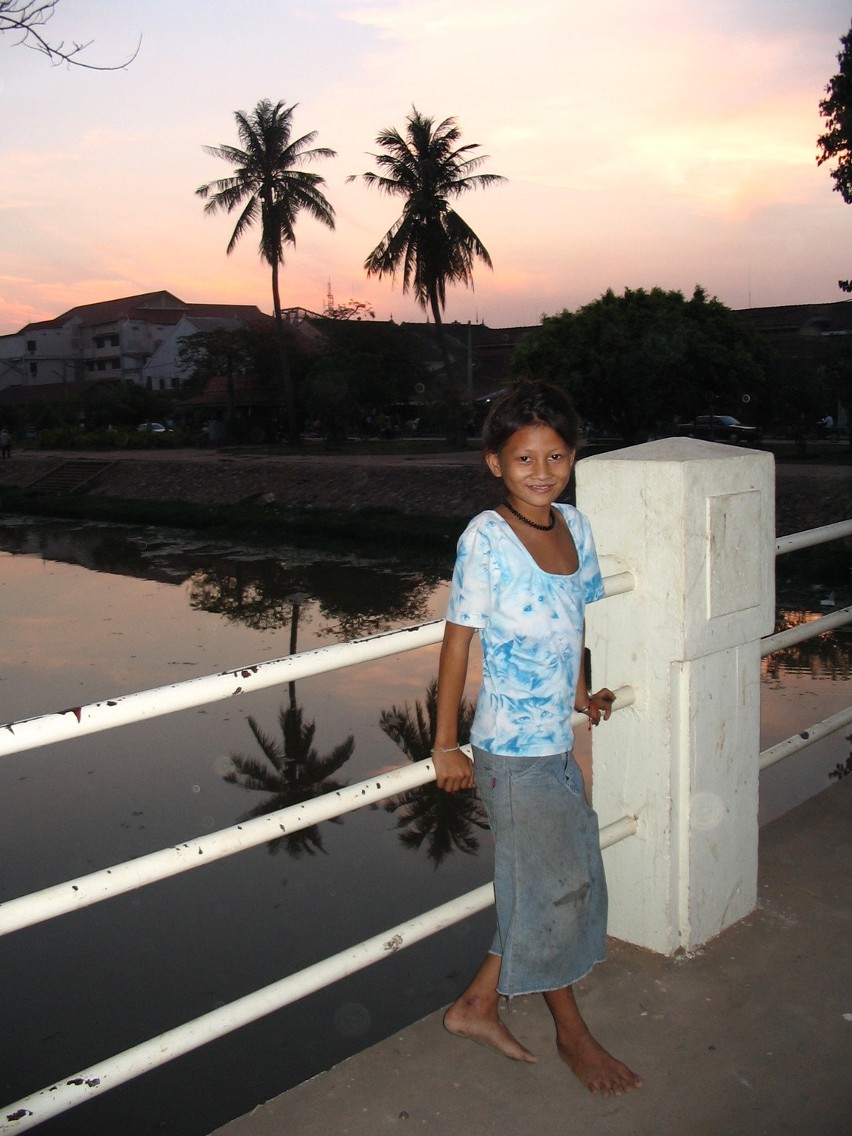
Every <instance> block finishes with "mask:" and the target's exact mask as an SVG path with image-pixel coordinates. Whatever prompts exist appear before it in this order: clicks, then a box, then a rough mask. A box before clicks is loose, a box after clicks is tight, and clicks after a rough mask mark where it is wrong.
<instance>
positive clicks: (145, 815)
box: [0, 518, 850, 1136]
mask: <svg viewBox="0 0 852 1136" xmlns="http://www.w3.org/2000/svg"><path fill="white" fill-rule="evenodd" d="M449 567H450V566H449V565H447V564H436V565H433V566H428V567H423V566H422V565H420V566H417V567H413V566H411V565H410V564H400V563H398V562H395V561H392V560H388V561H387V562H377V561H359V560H354V559H353V560H350V561H347V562H346V563H340V562H339V560H336V559H334V558H332V557H330V556H328V555H324V554H321V553H317V552H311V551H305V550H296V549H291V548H279V549H275V550H273V551H270V550H258V549H256V548H251V547H247V546H237V545H228V546H224V545H222V546H214V545H212V544H211V543H210V542H209V541H201V540H197V539H195V538H193V537H191V536H189V535H187V534H181V533H175V532H167V531H165V530H154V529H133V528H122V527H116V526H98V525H91V524H79V525H75V524H70V523H58V522H45V521H33V520H28V519H20V518H6V523H5V525H4V528H3V530H2V534H0V604H1V605H2V612H3V635H2V638H0V721H9V720H11V719H16V718H23V717H28V716H31V715H35V714H38V713H44V712H47V711H51V710H56V709H60V708H64V707H66V706H75V705H80V704H84V703H88V702H94V701H98V700H101V699H104V698H107V697H110V696H115V695H120V694H124V693H129V692H132V691H135V690H142V689H146V688H150V687H155V686H161V685H165V684H168V683H172V682H175V681H178V680H180V679H186V678H192V677H195V676H199V675H203V674H209V673H215V672H219V671H223V670H229V669H237V668H239V667H242V666H245V665H247V664H250V663H253V662H259V661H264V660H267V659H274V658H279V657H281V656H283V655H286V654H288V653H290V651H291V650H292V649H294V648H295V649H297V650H300V651H301V650H308V649H310V648H312V647H316V646H321V645H325V644H328V643H331V642H336V641H342V640H345V639H351V638H355V637H362V636H364V635H369V634H373V633H376V632H379V631H383V630H386V629H389V628H392V627H399V626H405V625H407V624H412V623H418V622H423V621H425V620H428V619H433V618H438V617H440V616H442V615H443V611H444V608H445V605H446V597H447V575H448V570H449ZM829 591H830V585H829V584H826V586H825V587H823V588H821V589H819V588H818V589H810V588H809V589H808V590H806V591H801V590H800V591H798V592H796V591H795V590H794V589H792V588H791V589H790V590H789V595H785V596H784V597H783V602H782V603H781V604H779V615H780V618H781V620H782V622H784V623H792V622H797V621H800V620H802V619H808V618H812V617H813V616H814V615H815V614H818V613H819V612H820V611H822V610H828V609H829V606H828V603H827V602H825V603H824V602H823V601H828V600H829V599H830V598H832V597H831V596H830V595H829ZM834 591H835V594H834V596H833V600H834V602H836V603H839V602H841V600H842V599H843V597H842V596H841V595H840V594H839V593H837V590H836V589H834ZM845 602H848V600H845ZM436 671H437V648H427V649H424V650H422V651H417V652H410V653H407V654H403V655H400V656H396V657H394V658H391V659H387V660H383V661H380V662H377V663H373V664H367V665H364V666H360V667H356V668H351V669H348V670H345V671H343V672H340V673H339V674H337V675H335V674H331V675H324V676H318V677H316V678H313V679H308V680H301V681H299V682H298V683H297V684H295V686H292V687H285V688H284V689H280V690H269V691H264V692H258V693H256V694H252V695H248V696H242V697H241V698H239V699H235V700H231V701H229V702H227V703H219V704H214V705H213V706H210V707H206V708H201V709H198V710H193V711H187V712H184V713H181V714H178V715H173V716H171V717H166V718H160V719H154V720H152V721H148V722H145V723H140V724H138V725H135V726H132V727H126V728H124V729H122V730H119V731H115V732H114V733H105V734H101V735H93V736H91V737H87V738H81V739H79V740H78V741H73V742H68V743H65V744H62V745H57V746H50V747H44V748H43V749H37V750H33V751H30V752H27V753H24V754H21V755H19V756H14V757H11V758H3V759H2V762H0V799H2V803H3V808H2V827H0V899H8V898H12V897H14V896H17V895H21V894H24V893H26V892H29V891H32V890H35V889H39V888H43V887H47V886H50V885H51V884H54V883H57V882H59V881H61V880H64V879H68V878H71V877H74V876H78V875H83V874H85V873H88V872H91V871H94V870H96V869H98V868H102V867H106V866H108V865H111V864H115V863H119V862H121V861H125V860H129V859H132V858H133V857H136V856H140V855H144V854H145V853H148V852H152V851H155V850H157V849H159V848H163V847H168V846H170V845H174V844H177V843H179V842H180V841H182V840H186V839H188V838H191V837H194V836H198V835H202V834H204V833H207V832H212V831H215V830H218V829H220V828H225V827H227V826H229V825H231V824H233V823H235V822H236V821H238V820H239V819H241V818H243V817H245V816H246V815H247V814H248V813H250V812H251V811H252V810H254V811H255V812H258V811H265V810H266V811H268V809H269V808H271V807H280V805H281V804H284V803H289V801H290V800H292V799H293V796H292V795H293V792H294V790H293V783H294V781H296V782H298V784H299V786H300V789H299V792H302V793H304V794H307V795H310V794H311V793H312V792H317V791H320V787H321V786H322V785H323V784H325V786H326V787H329V786H328V781H329V779H330V780H331V781H332V782H337V783H346V782H349V783H351V782H355V781H360V780H362V779H364V778H366V777H368V776H371V775H373V774H375V773H377V772H380V771H382V770H385V769H387V768H389V767H391V766H394V765H398V764H399V763H400V762H401V761H402V760H404V755H403V753H402V752H401V750H400V748H399V747H398V746H397V745H396V744H395V742H394V740H393V730H392V728H389V727H388V723H389V722H390V723H392V722H393V721H394V720H396V721H399V720H400V718H402V719H403V720H404V719H405V718H406V716H408V717H410V718H413V717H415V716H416V704H417V703H418V702H419V703H421V705H424V704H425V699H426V692H427V688H428V685H429V683H430V681H431V680H432V679H433V678H434V677H435V675H436ZM849 677H850V653H849V639H848V638H847V637H846V636H845V635H844V634H834V635H830V636H824V637H821V638H820V639H819V640H818V641H811V642H810V643H809V644H805V645H803V646H802V647H800V648H796V649H793V650H790V651H788V652H785V653H784V654H783V655H782V656H776V657H774V658H773V659H772V660H766V661H765V665H764V674H763V682H762V696H763V714H762V717H763V720H762V745H764V746H765V745H769V744H772V743H773V742H775V741H778V740H780V739H781V738H783V737H786V736H788V735H790V734H792V733H794V732H797V731H798V730H799V729H801V728H802V727H803V726H804V725H807V724H810V723H812V722H814V721H816V720H817V719H819V718H822V717H825V716H827V715H828V714H830V713H833V712H835V711H836V710H838V709H841V708H842V707H844V706H846V705H848V701H849V692H850V687H849ZM475 678H476V676H475V674H474V676H473V681H474V682H475ZM250 719H251V720H252V721H253V722H254V724H255V726H254V729H253V728H252V725H251V723H250ZM383 723H384V725H385V727H386V728H384V729H383ZM285 730H286V731H287V745H286V747H284V744H283V735H284V731H285ZM262 746H265V747H266V748H267V749H268V751H269V752H270V753H271V754H272V755H273V759H272V761H270V760H269V759H267V758H266V757H265V756H264V752H263V748H262ZM848 752H849V746H848V744H847V743H846V741H845V739H844V738H843V736H842V734H840V735H835V736H834V737H833V738H832V739H827V740H826V741H824V742H821V743H818V745H816V746H814V747H812V748H811V749H810V750H808V751H805V753H804V754H803V755H801V756H800V757H797V758H793V759H790V760H789V761H788V762H786V763H783V764H782V765H779V766H776V767H774V768H773V769H771V770H767V771H766V772H765V773H764V774H763V775H762V778H761V818H762V820H764V821H766V820H769V819H771V818H772V817H773V816H775V815H778V814H779V813H780V812H783V811H785V810H786V809H787V808H789V807H791V806H792V805H793V804H795V803H797V802H798V801H799V800H802V799H804V798H805V797H807V796H809V795H811V794H812V793H814V792H817V791H819V789H821V788H823V787H825V786H826V785H827V784H829V778H828V774H829V772H830V771H831V770H833V769H834V768H835V766H836V765H838V764H842V763H843V762H845V760H846V757H847V756H848ZM326 759H327V760H326ZM276 761H277V763H278V765H279V766H280V767H281V768H280V769H276V765H275V763H276ZM282 770H283V774H282ZM431 792H432V793H434V790H431ZM433 805H434V802H433V800H432V799H431V798H430V797H429V795H428V793H424V794H421V795H419V796H418V797H417V798H416V799H415V800H414V801H412V802H410V803H409V808H408V809H405V808H403V807H398V808H397V809H396V811H390V810H388V809H385V808H381V807H380V808H376V809H364V810H361V811H360V812H357V813H354V814H350V815H348V816H346V817H345V818H344V820H343V822H342V823H340V824H330V823H329V824H325V825H323V826H321V827H320V828H318V829H316V830H310V831H308V832H306V833H305V834H302V835H294V836H292V837H289V838H284V839H283V840H282V841H280V842H277V843H275V844H273V845H270V846H266V847H262V848H258V849H254V850H252V851H249V852H245V853H242V854H241V855H238V856H233V857H230V858H228V859H226V860H224V861H219V862H217V863H214V864H210V865H208V866H206V867H204V868H203V869H201V870H198V871H194V872H190V873H185V874H183V875H182V876H179V877H177V878H176V879H173V880H169V881H164V882H162V883H160V884H157V885H154V886H152V887H149V888H146V889H143V890H142V891H140V892H138V893H131V894H129V895H126V896H122V897H119V898H116V899H113V900H110V901H108V902H106V903H102V904H99V905H96V906H94V907H91V908H89V909H87V910H85V911H82V912H79V913H76V914H73V915H68V916H64V917H62V918H58V919H55V920H52V921H49V922H47V923H44V924H41V925H39V926H36V927H34V928H30V929H28V930H25V931H22V932H17V933H15V934H12V935H8V936H5V937H4V938H3V939H0V974H2V976H3V979H2V982H3V990H4V994H3V1010H4V1026H3V1029H2V1031H0V1095H2V1102H1V1103H3V1104H5V1103H11V1102H12V1101H14V1100H16V1099H18V1098H19V1097H21V1096H23V1095H25V1094H27V1093H29V1092H32V1091H34V1090H37V1089H39V1088H41V1087H43V1086H45V1085H48V1084H50V1083H51V1082H52V1081H54V1080H56V1079H59V1078H63V1077H66V1076H68V1075H70V1074H73V1073H75V1072H77V1071H78V1070H81V1069H84V1068H86V1067H87V1066H89V1065H91V1064H93V1063H95V1062H97V1061H98V1060H100V1059H103V1058H104V1057H107V1056H109V1055H110V1054H113V1053H116V1052H119V1051H121V1050H123V1049H125V1048H129V1047H130V1046H132V1045H134V1044H136V1043H138V1042H140V1041H143V1040H146V1039H148V1038H150V1037H153V1036H155V1035H156V1034H158V1033H160V1032H162V1031H164V1030H166V1029H170V1028H172V1027H173V1026H176V1025H178V1024H180V1023H181V1022H184V1021H186V1020H188V1019H190V1018H193V1017H196V1016H199V1015H201V1014H203V1013H206V1012H207V1011H209V1010H211V1009H213V1008H214V1007H216V1006H218V1005H221V1004H223V1003H226V1002H230V1001H233V1000H234V999H235V998H238V997H240V996H242V995H244V994H247V993H249V992H250V991H252V990H254V989H257V988H259V987H261V986H265V985H267V984H269V983H271V982H274V981H276V980H277V979H279V978H282V977H284V976H285V975H287V974H290V973H293V972H295V971H297V970H299V969H301V968H302V967H305V966H308V965H310V964H311V963H313V962H316V961H318V960H320V959H321V958H324V957H326V956H327V955H329V954H332V953H335V952H336V951H339V950H343V949H345V948H346V947H347V946H350V945H352V944H354V943H356V942H358V941H360V940H361V939H364V938H367V937H369V936H372V935H375V934H378V933H379V932H381V931H383V930H385V929H386V928H388V927H391V926H393V925H394V924H396V923H398V922H401V921H403V920H405V919H407V918H410V917H411V916H413V915H415V914H419V913H420V912H422V911H424V910H426V909H427V908H431V907H434V906H437V905H438V904H440V903H442V902H444V901H446V900H447V899H450V898H452V897H454V896H457V895H460V894H463V893H464V892H466V891H468V890H470V889H471V888H473V887H476V886H478V885H479V884H481V883H484V882H486V881H488V880H489V879H490V877H491V853H490V846H489V842H488V836H487V833H485V832H483V831H482V829H481V828H480V827H479V825H478V824H477V822H478V821H479V820H480V815H479V813H478V811H477V809H476V808H475V807H471V804H470V802H469V801H468V802H467V803H466V804H462V803H460V804H459V807H458V808H457V809H455V810H452V811H451V812H450V813H449V814H448V813H447V812H446V809H444V810H436V809H435V808H434V807H431V806H433ZM491 922H492V916H491V914H490V913H488V912H486V913H484V914H483V915H480V916H478V917H476V918H474V919H471V920H468V921H466V922H465V923H463V924H461V925H460V926H458V927H455V928H452V929H450V930H448V931H446V932H444V933H443V934H442V935H440V936H436V937H435V938H433V939H430V940H428V941H426V942H425V943H422V944H418V945H417V946H415V947H412V948H410V949H408V950H406V951H404V952H402V953H400V954H399V955H397V956H394V957H392V958H389V959H387V960H386V961H384V962H382V963H381V964H380V965H378V966H376V967H372V968H369V969H368V970H366V971H363V972H361V973H360V974H358V975H355V976H353V977H351V978H349V979H347V980H345V981H343V982H341V983H338V984H336V985H335V986H334V987H332V988H330V989H328V990H326V991H323V992H320V993H318V994H316V995H313V996H311V997H310V998H307V999H305V1000H303V1001H302V1002H300V1003H297V1004H296V1005H295V1006H292V1007H289V1008H287V1009H285V1010H282V1011H280V1012H279V1013H276V1014H273V1015H271V1016H269V1017H267V1018H265V1019H263V1020H262V1021H261V1022H258V1023H255V1024H254V1025H252V1026H249V1027H247V1028H245V1029H243V1030H240V1031H238V1032H236V1033H235V1034H233V1035H231V1036H229V1037H227V1038H224V1039H222V1040H220V1041H217V1042H214V1043H212V1044H210V1045H208V1046H205V1047H203V1048H202V1049H201V1050H199V1051H198V1052H196V1053H195V1054H191V1055H188V1056H186V1057H183V1058H180V1059H178V1060H177V1061H174V1062H172V1063H171V1064H169V1065H167V1066H165V1067H164V1068H163V1069H160V1070H157V1071H155V1072H153V1073H151V1074H148V1075H147V1076H145V1077H142V1078H139V1079H137V1080H136V1081H134V1082H131V1083H130V1084H129V1085H126V1086H122V1087H120V1088H118V1089H115V1090H113V1091H110V1092H108V1093H105V1094H103V1095H102V1096H101V1097H99V1098H97V1099H95V1100H94V1101H92V1102H91V1103H88V1104H86V1105H84V1106H82V1107H80V1108H77V1109H74V1110H72V1111H71V1112H69V1113H67V1114H65V1115H64V1116H62V1117H57V1118H56V1119H54V1120H52V1121H48V1122H46V1123H45V1124H44V1125H43V1126H41V1129H40V1131H42V1132H44V1133H45V1134H46V1136H49V1134H52V1133H55V1134H60V1133H61V1134H62V1136H76V1134H78V1133H80V1134H82V1133H86V1134H89V1133H92V1132H104V1133H106V1132H116V1133H118V1132H120V1133H122V1136H147V1134H153V1133H167V1134H170V1136H206V1134H207V1133H209V1132H210V1131H211V1130H213V1129H214V1128H216V1127H217V1126H218V1125H220V1124H222V1123H224V1122H225V1120H227V1119H229V1118H230V1117H232V1116H235V1115H239V1114H241V1113H244V1112H247V1111H249V1110H250V1109H251V1108H252V1107H254V1105H256V1104H257V1103H258V1102H260V1101H263V1100H266V1099H268V1098H269V1097H271V1096H274V1095H275V1094H277V1093H279V1092H281V1091H283V1090H284V1089H285V1088H287V1087H289V1086H291V1085H293V1084H297V1083H298V1082H299V1081H301V1080H304V1079H305V1078H307V1077H309V1076H311V1075H313V1074H314V1073H316V1072H317V1071H319V1070H320V1069H324V1068H327V1067H329V1066H330V1065H332V1064H334V1063H336V1062H337V1061H340V1060H342V1059H343V1058H344V1057H346V1056H347V1055H349V1054H351V1053H353V1052H356V1051H357V1050H359V1049H362V1048H364V1047H365V1046H367V1045H370V1044H372V1043H373V1042H375V1041H377V1040H379V1039H381V1038H383V1037H386V1036H388V1035H389V1034H391V1033H393V1032H394V1031H395V1030H397V1029H400V1028H402V1027H403V1026H404V1025H406V1024H408V1023H409V1022H411V1021H413V1020H416V1019H417V1018H419V1017H422V1016H423V1015H425V1014H426V1013H429V1012H431V1011H432V1010H434V1009H436V1008H437V1007H439V1006H441V1005H444V1004H446V1003H447V1002H449V1001H450V1000H451V999H452V998H453V997H454V996H455V994H456V993H457V992H458V989H459V988H460V986H461V985H462V984H463V983H464V982H465V981H466V980H467V978H468V977H469V975H470V974H471V973H472V971H473V970H474V969H475V967H476V965H477V964H478V962H479V961H480V959H481V956H482V953H483V951H484V950H485V949H486V948H487V945H488V943H489V941H490V933H491Z"/></svg>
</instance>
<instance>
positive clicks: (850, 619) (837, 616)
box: [760, 607, 852, 658]
mask: <svg viewBox="0 0 852 1136" xmlns="http://www.w3.org/2000/svg"><path fill="white" fill-rule="evenodd" d="M847 623H852V607H841V608H839V609H838V610H837V611H833V612H831V614H830V615H821V616H820V617H819V619H812V620H811V621H810V623H800V624H799V625H798V627H788V628H787V629H786V631H777V632H776V633H775V634H774V635H767V636H766V638H765V639H761V641H760V654H761V656H762V657H764V658H765V657H766V655H774V654H775V652H776V651H782V650H783V649H784V648H785V647H793V646H795V644H796V643H804V641H805V640H806V639H813V638H815V637H816V636H817V635H822V633H823V632H824V631H834V630H835V628H837V627H844V626H845V625H846V624H847Z"/></svg>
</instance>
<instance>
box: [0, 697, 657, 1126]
mask: <svg viewBox="0 0 852 1136" xmlns="http://www.w3.org/2000/svg"><path fill="white" fill-rule="evenodd" d="M613 693H614V694H615V696H616V700H615V702H614V703H613V705H612V709H613V711H616V710H623V709H624V708H625V707H627V706H632V705H633V702H634V701H635V693H634V691H633V689H632V687H629V686H622V687H619V688H618V690H615V691H613ZM572 721H573V724H574V725H575V726H579V725H580V724H581V723H584V722H586V721H587V719H586V718H585V717H584V715H582V714H580V713H576V714H574V715H573V718H572ZM434 779H435V771H434V769H433V767H432V762H431V761H417V762H413V763H411V764H408V765H404V766H402V767H400V768H399V769H394V770H392V771H391V772H389V773H383V774H380V775H379V776H377V777H371V778H370V779H369V780H367V781H359V782H358V783H357V784H355V785H347V786H346V787H344V788H342V789H337V790H335V791H334V792H333V793H325V794H323V795H322V796H320V797H314V798H313V799H312V800H310V801H303V802H301V803H300V804H297V805H289V806H288V807H287V808H285V809H278V810H277V811H276V812H272V813H266V814H265V815H264V816H260V817H255V818H254V819H253V820H249V821H243V822H242V823H240V824H234V825H231V826H230V827H229V828H223V829H220V830H219V831H218V832H211V833H208V834H207V835H206V836H199V837H196V838H194V839H192V840H187V841H185V842H183V843H181V844H177V845H175V846H174V847H172V848H161V849H160V850H159V851H157V852H150V853H149V854H148V855H146V856H139V857H138V858H137V859H135V860H127V861H125V862H124V863H122V864H114V865H113V866H112V867H109V868H101V869H100V870H99V871H96V872H91V873H89V875H86V876H78V877H77V878H76V879H72V880H65V881H64V882H63V883H61V884H54V885H53V886H52V887H48V888H44V889H43V890H42V891H37V892H32V893H31V894H30V895H23V896H20V897H18V898H17V899H9V900H6V902H5V903H0V935H8V934H10V933H11V932H12V931H20V930H22V929H23V928H24V927H31V926H32V925H33V924H34V923H41V922H43V921H44V920H46V919H53V918H55V917H56V916H57V915H66V914H67V913H68V912H70V911H77V910H79V909H80V908H83V907H89V906H90V905H91V904H93V903H100V902H101V901H102V900H105V899H111V898H112V897H113V896H116V895H123V894H124V893H125V892H128V891H135V890H136V888H140V887H145V886H146V885H147V884H153V883H157V882H158V881H160V880H164V879H168V878H169V877H170V876H177V875H180V874H181V873H182V872H189V871H192V870H193V869H196V868H203V867H205V866H206V865H207V864H213V863H215V862H216V861H217V860H222V859H224V858H225V857H226V856H233V855H234V854H235V853H237V852H244V851H246V849H248V848H255V847H257V845H259V844H265V843H266V842H267V841H268V840H275V839H277V838H278V837H280V836H282V835H283V834H285V833H287V834H290V833H293V832H298V831H299V830H300V829H303V828H308V827H309V826H310V825H313V824H319V823H321V822H322V821H324V820H331V819H332V818H333V817H338V816H343V815H345V814H346V813H350V812H355V811H356V810H357V809H361V808H364V807H365V806H367V805H374V804H376V803H378V802H379V801H384V800H386V799H387V798H388V797H395V796H397V794H399V793H404V792H406V791H408V790H410V789H415V788H418V787H419V786H421V785H426V784H428V783H429V782H430V781H434ZM616 823H617V822H616ZM0 1131H2V1129H0Z"/></svg>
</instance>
